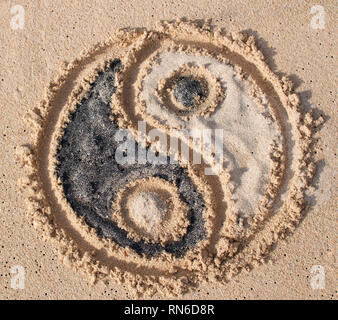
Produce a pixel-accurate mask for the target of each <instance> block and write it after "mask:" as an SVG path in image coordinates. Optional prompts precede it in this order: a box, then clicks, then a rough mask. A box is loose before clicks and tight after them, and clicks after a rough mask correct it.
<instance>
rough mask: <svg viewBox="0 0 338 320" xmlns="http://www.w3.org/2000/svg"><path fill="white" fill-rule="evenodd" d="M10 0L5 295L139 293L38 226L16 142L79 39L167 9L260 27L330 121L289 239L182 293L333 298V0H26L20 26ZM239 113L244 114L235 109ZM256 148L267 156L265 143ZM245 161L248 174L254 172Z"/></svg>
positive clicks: (1, 72)
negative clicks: (83, 263)
mask: <svg viewBox="0 0 338 320" xmlns="http://www.w3.org/2000/svg"><path fill="white" fill-rule="evenodd" d="M315 5H322V6H323V8H324V10H325V16H324V19H325V26H323V29H314V28H313V23H314V22H313V21H312V22H311V19H312V18H313V16H314V15H315V14H316V13H311V12H310V10H311V8H312V7H313V6H315ZM12 7H13V4H12V3H11V2H9V1H3V2H2V3H1V4H0V8H1V14H0V22H1V29H0V41H1V42H0V64H1V69H0V97H1V100H0V101H1V102H0V112H1V119H0V128H1V140H0V146H1V149H2V152H1V157H2V158H1V167H0V177H1V180H0V182H1V183H0V195H1V198H0V201H1V202H0V218H1V223H0V275H1V277H0V299H25V298H26V299H88V298H89V299H95V298H96V299H125V298H127V299H128V298H133V297H134V294H135V290H133V289H131V288H130V286H129V285H128V284H126V285H123V284H119V283H117V282H114V281H110V282H109V283H108V284H105V283H103V282H101V281H97V282H95V283H93V281H92V279H93V278H91V277H88V276H87V275H84V274H82V273H81V272H80V271H79V270H77V268H74V267H72V266H70V265H67V261H65V260H66V259H62V260H64V261H63V262H62V261H60V259H59V256H60V252H59V249H58V246H57V245H56V244H55V241H54V242H51V241H49V240H48V239H45V238H43V237H42V234H41V233H39V229H38V230H36V228H34V221H32V219H29V215H30V210H27V206H26V204H25V198H27V195H25V193H24V192H23V191H22V190H21V189H20V188H19V187H18V181H20V180H22V179H23V178H24V177H25V176H26V173H25V171H24V170H23V169H22V168H21V167H20V163H19V161H18V160H17V158H16V154H17V150H19V149H20V146H22V145H25V144H32V143H33V140H32V138H31V137H30V135H29V133H30V131H31V130H32V128H30V127H29V125H27V123H26V122H25V121H24V119H25V118H26V116H27V113H28V112H29V111H31V110H33V109H34V108H36V107H38V106H39V104H40V101H41V99H42V97H43V92H44V89H45V88H46V87H47V86H48V84H49V82H50V81H51V80H53V79H55V77H56V76H57V75H58V74H59V72H60V71H59V69H60V65H61V64H62V63H63V62H64V61H73V60H74V59H75V58H76V57H78V56H80V54H81V51H82V50H83V49H88V48H92V47H93V46H94V45H95V44H96V43H98V42H102V41H106V40H108V39H109V38H110V37H112V35H113V34H114V32H115V30H116V29H118V28H124V27H132V28H147V29H149V30H150V29H153V28H154V25H155V23H156V22H157V21H159V20H173V19H178V18H182V16H184V17H186V18H187V19H189V20H203V21H204V22H205V21H207V20H208V19H210V18H211V19H212V21H211V24H212V25H215V26H216V27H220V28H224V29H225V30H226V32H230V33H231V32H238V31H244V32H246V33H247V34H249V35H253V36H254V37H255V40H256V43H257V47H258V49H259V50H260V51H261V52H262V53H263V55H264V57H265V61H266V63H267V64H268V65H269V67H270V68H271V69H272V71H273V72H275V73H277V74H278V75H279V76H280V77H282V76H284V75H288V76H289V77H290V78H291V80H292V81H293V83H294V84H295V86H296V88H295V89H296V92H297V93H298V94H299V96H300V99H301V104H302V107H303V108H304V112H306V111H310V110H313V111H314V117H315V118H318V119H323V124H322V125H321V127H320V128H319V126H318V130H317V128H313V130H314V134H315V136H314V139H315V140H316V147H315V148H314V149H313V151H314V154H313V156H314V159H315V160H316V161H317V170H316V173H315V175H314V179H313V187H310V188H309V190H308V192H309V196H308V198H307V199H306V200H307V207H306V209H305V210H304V217H303V218H302V220H301V223H300V225H299V226H297V228H296V229H295V231H294V232H293V233H292V234H291V235H288V236H287V237H286V239H285V241H278V242H277V243H276V245H274V246H273V248H272V250H271V252H270V254H269V259H268V261H267V262H266V263H264V264H262V265H259V266H255V268H253V269H252V270H251V271H250V272H246V271H241V272H240V273H239V274H238V275H236V276H235V277H233V278H232V279H230V280H229V281H228V282H227V283H225V284H224V283H223V284H220V283H217V282H212V283H209V284H208V283H206V282H205V281H201V282H200V283H199V286H198V288H197V290H193V291H189V292H187V293H186V294H184V295H181V296H179V298H183V299H336V297H337V291H336V278H337V269H336V259H335V256H336V249H337V246H336V240H335V238H336V237H335V234H336V231H337V226H336V211H337V209H336V207H337V187H336V171H337V170H336V169H337V162H336V141H337V114H336V110H335V109H336V87H337V79H336V77H335V73H334V70H335V69H336V63H335V59H336V57H335V53H336V48H337V45H336V34H335V28H334V27H335V21H336V20H337V9H336V7H335V5H334V1H318V2H313V3H312V2H311V3H310V4H308V3H305V2H303V3H298V2H297V3H296V2H292V3H284V2H282V1H272V2H271V3H270V4H269V5H266V4H264V1H252V2H250V3H244V1H243V2H241V1H226V2H224V1H213V2H212V3H208V4H207V3H205V1H195V2H194V4H193V5H192V4H191V2H188V1H182V2H181V1H179V2H178V1H177V2H175V1H174V2H169V1H156V2H151V3H149V4H147V5H144V4H143V3H142V4H141V2H135V1H132V2H129V3H127V2H125V1H124V2H119V1H115V2H114V4H112V3H111V2H110V1H104V0H102V1H96V2H95V5H94V4H93V2H92V1H72V2H70V1H69V2H68V1H64V3H63V6H62V8H61V7H60V6H58V5H56V4H54V3H53V2H52V1H49V0H41V1H26V2H25V4H24V5H23V8H24V13H25V15H24V21H25V22H24V26H23V28H22V29H21V28H19V29H16V28H15V27H14V28H13V21H12V24H11V19H12V17H13V16H14V15H15V14H16V13H15V12H12V13H11V8H12ZM183 13H184V14H183ZM244 71H245V70H244ZM148 90H150V89H149V87H148ZM230 93H231V92H230ZM68 94H69V93H68ZM66 95H67V92H66ZM63 98H66V97H63ZM232 102H233V101H232ZM230 115H231V114H229V116H230ZM251 116H252V115H251ZM234 120H238V119H237V118H236V117H235V116H234ZM281 120H282V122H283V121H284V119H283V118H282V119H281ZM253 121H254V125H255V126H256V127H257V126H258V125H259V123H260V122H259V119H258V118H257V119H254V120H253ZM284 122H285V123H284V124H286V123H287V121H284ZM245 124H246V123H245ZM267 127H268V126H262V128H258V130H259V129H261V132H262V137H264V136H266V135H267V133H266V131H264V130H268V129H267ZM287 129H288V125H286V130H287ZM316 131H318V132H316ZM262 149H263V148H262ZM46 151H47V150H46ZM259 155H260V156H264V152H263V150H262V151H261V152H259ZM263 158H264V159H266V157H263ZM263 164H264V161H261V162H259V165H262V167H265V166H267V164H264V165H263ZM250 168H252V167H250ZM263 169H264V168H263ZM263 169H262V170H263ZM254 172H255V170H253V173H252V175H254ZM249 173H250V171H249ZM249 173H248V175H247V181H246V182H248V181H251V180H252V179H254V178H253V176H252V175H251V176H250V174H249ZM245 185H247V184H244V186H242V187H241V188H243V189H241V188H239V189H238V194H237V196H238V197H239V198H240V201H239V203H241V201H243V206H244V207H246V208H250V205H251V204H250V205H247V204H246V203H247V202H246V201H244V200H246V199H244V195H247V196H248V199H249V200H248V202H250V201H251V202H253V200H256V199H254V198H255V194H251V193H250V192H252V190H250V188H248V189H245ZM139 201H140V200H139ZM78 237H81V235H78ZM77 240H78V241H79V242H81V239H77ZM269 251H270V250H269ZM65 262H66V263H65ZM69 264H72V263H69ZM16 266H19V268H17V267H16ZM20 267H23V270H24V272H25V279H24V288H23V289H18V288H16V287H15V283H14V282H13V278H14V279H15V275H16V273H17V272H18V270H21V268H20ZM88 268H89V269H90V266H89V267H88ZM88 268H87V269H88ZM122 270H123V268H122ZM94 271H95V270H94ZM323 275H324V276H325V280H324V282H320V285H319V287H320V288H318V283H317V287H316V283H315V281H314V280H315V279H316V278H317V279H318V276H323ZM166 297H170V296H168V295H167V292H165V291H161V290H160V291H159V292H157V293H156V294H155V296H154V298H159V299H160V298H166Z"/></svg>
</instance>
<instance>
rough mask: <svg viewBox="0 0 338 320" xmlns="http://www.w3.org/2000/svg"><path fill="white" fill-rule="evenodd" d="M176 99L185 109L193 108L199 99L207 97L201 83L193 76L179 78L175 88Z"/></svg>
mask: <svg viewBox="0 0 338 320" xmlns="http://www.w3.org/2000/svg"><path fill="white" fill-rule="evenodd" d="M174 97H175V99H176V100H177V101H178V102H179V103H181V104H183V106H185V107H189V108H191V107H193V106H194V104H195V102H196V99H197V98H203V97H205V93H204V92H203V86H202V85H201V83H200V81H198V80H197V79H195V78H194V77H192V76H187V77H179V78H178V79H177V80H176V86H175V88H174Z"/></svg>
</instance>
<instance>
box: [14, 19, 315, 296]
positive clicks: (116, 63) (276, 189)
mask: <svg viewBox="0 0 338 320" xmlns="http://www.w3.org/2000/svg"><path fill="white" fill-rule="evenodd" d="M161 52H162V53H163V52H164V53H166V52H167V53H170V52H175V53H179V54H181V55H182V57H183V58H182V61H181V62H182V63H181V67H183V68H185V67H186V66H187V65H188V66H190V67H191V65H193V67H192V68H197V69H198V74H199V75H200V76H202V77H203V79H205V81H206V84H204V85H205V86H207V91H208V97H207V98H205V100H203V101H199V102H198V103H200V104H205V103H206V101H209V98H210V97H213V99H211V100H212V101H211V100H210V101H209V102H210V103H209V108H210V109H208V108H206V109H204V108H202V109H203V110H205V111H206V110H209V111H210V112H201V113H200V112H199V111H197V112H196V114H193V115H191V114H189V119H188V118H186V119H183V118H181V119H180V121H183V122H184V121H185V122H187V123H188V122H189V121H194V119H195V118H196V119H198V120H199V121H201V123H203V121H207V119H209V118H211V120H212V121H216V120H215V119H216V118H212V117H213V116H214V117H216V115H217V116H218V119H219V115H220V113H218V112H223V111H224V110H225V111H224V112H225V113H224V114H226V115H229V116H230V115H231V112H233V113H234V112H235V111H233V110H228V109H229V105H230V104H231V99H232V98H233V97H234V94H233V91H232V90H233V88H235V86H234V84H233V82H234V83H236V88H237V87H238V88H242V87H243V88H244V89H243V90H244V91H243V92H245V94H246V96H245V97H246V98H245V99H249V100H248V101H250V104H248V108H247V109H246V110H247V111H243V114H244V115H245V114H247V115H250V116H253V117H254V119H256V120H257V121H258V122H253V123H254V124H257V123H258V124H259V128H258V129H259V130H261V131H262V132H263V133H264V134H265V135H267V133H266V132H268V131H264V130H271V133H272V134H271V137H264V136H262V137H259V138H260V140H262V141H260V142H261V144H262V145H263V146H264V143H267V144H268V150H267V151H266V152H268V153H264V152H263V151H262V152H261V154H258V155H257V156H256V155H254V156H252V157H251V158H250V159H249V161H248V162H247V165H248V166H249V167H248V168H247V170H248V171H249V172H250V166H251V165H252V166H255V164H257V168H260V167H259V165H260V164H261V162H262V161H263V162H264V161H265V162H266V163H267V164H268V169H265V171H264V172H267V175H268V177H267V178H266V179H265V180H264V183H263V184H264V186H265V189H264V190H263V191H260V197H259V199H258V200H257V201H258V202H255V204H257V206H256V207H255V208H252V206H251V203H250V201H249V200H250V199H249V200H248V201H249V205H247V204H246V202H245V201H244V200H243V199H242V196H241V195H242V194H245V192H244V191H245V190H246V189H243V190H244V191H243V190H241V191H238V190H240V188H241V183H239V182H238V181H237V180H238V179H239V180H240V179H241V177H243V176H244V175H242V176H241V174H239V168H240V166H238V167H236V166H235V167H234V168H232V167H231V165H227V163H225V164H224V166H223V167H222V170H221V172H220V173H219V174H217V175H205V167H206V165H207V164H208V159H204V160H205V162H203V163H202V164H194V163H192V162H188V163H183V162H181V161H178V162H177V163H175V164H167V165H165V164H164V165H163V164H161V165H160V166H157V167H156V166H155V165H148V164H139V163H138V164H134V165H129V164H126V165H124V166H123V165H122V166H121V165H119V164H118V163H114V160H113V158H114V157H113V156H114V154H115V151H116V148H117V146H116V143H115V142H113V137H112V134H114V132H115V131H116V130H117V129H128V130H130V131H131V132H132V136H133V137H134V139H135V143H136V145H137V144H141V143H144V144H145V145H146V146H147V150H150V149H151V147H152V141H150V140H149V139H148V140H146V141H141V137H139V136H138V126H137V124H138V122H139V121H145V122H146V124H147V132H149V131H150V130H151V129H153V128H156V129H159V128H160V129H161V130H162V131H163V132H164V133H166V134H169V133H171V132H169V129H171V128H172V127H175V128H177V126H176V125H172V124H170V122H168V121H167V122H165V121H161V120H162V119H159V118H157V119H155V118H154V117H153V118H152V116H153V115H152V116H149V115H148V114H145V112H147V106H146V105H145V103H146V101H145V100H144V99H142V94H143V93H144V90H145V89H146V87H145V78H146V77H147V76H149V75H151V74H152V72H153V70H155V67H156V63H157V62H156V57H158V56H159V54H161ZM188 56H189V59H187V58H186V57H188ZM203 59H206V60H205V61H210V59H213V60H212V65H213V66H214V67H213V68H214V70H216V71H217V70H219V71H221V70H223V69H222V68H226V69H224V70H227V71H226V72H227V74H226V75H227V76H228V78H227V80H222V78H221V77H222V76H223V75H224V77H225V76H226V75H225V74H223V73H221V74H220V76H216V75H214V72H211V70H210V68H208V67H206V66H207V65H208V64H206V63H204V65H203V64H202V63H199V62H201V61H202V60H203ZM196 61H197V62H198V63H197V65H198V66H197V67H196V64H195V62H196ZM159 64H160V62H159ZM203 68H208V71H206V72H203V70H204V69H203ZM197 69H196V70H197ZM175 70H176V71H177V70H180V69H179V68H176V67H175V66H171V65H170V66H168V68H167V71H168V73H167V74H168V75H169V76H170V75H172V72H175ZM194 70H195V69H194ZM196 72H197V71H196ZM155 75H156V74H155ZM159 78H160V80H161V81H162V85H160V83H159V82H156V83H154V85H153V87H154V92H153V97H157V99H158V98H159V96H160V97H162V98H163V99H162V101H161V103H160V105H161V104H162V105H164V104H166V101H167V98H166V97H163V96H164V95H162V94H161V90H156V88H158V87H159V86H160V88H164V87H165V85H163V83H165V81H166V77H165V78H163V77H160V73H159ZM163 81H164V82H163ZM211 84H213V85H215V84H219V86H220V87H218V85H216V88H215V87H214V88H213V90H215V91H214V93H213V94H211V92H210V90H212V86H211ZM161 86H162V87H161ZM231 86H232V87H231ZM149 88H150V89H151V88H152V87H151V86H150V87H149ZM243 97H244V96H241V98H242V99H244V98H243ZM198 103H197V110H198ZM206 107H207V106H206ZM145 108H146V109H145ZM241 108H242V106H241ZM163 109H165V108H163ZM222 110H223V111H222ZM169 111H172V110H170V108H168V109H167V110H166V111H165V112H169ZM176 111H177V110H176ZM165 112H164V113H165ZM173 113H174V116H175V112H173ZM169 115H170V116H173V115H172V114H169ZM158 116H162V113H160V114H159V115H158ZM176 116H177V114H176ZM190 118H191V119H192V120H191V119H190ZM95 119H96V120H95ZM239 119H240V118H239ZM250 119H252V118H250ZM30 120H31V123H33V124H34V130H33V139H34V144H33V146H25V147H22V148H21V149H20V150H21V153H20V157H21V159H22V161H23V166H24V167H25V168H26V170H27V176H28V178H27V179H23V180H22V181H21V182H20V183H21V185H22V186H23V187H25V188H27V192H28V196H27V199H28V201H27V203H28V206H29V210H28V212H29V216H30V217H31V219H32V222H33V224H34V226H35V227H36V228H37V229H38V230H39V231H40V232H41V234H42V235H44V236H46V237H47V238H48V239H50V240H51V241H53V242H54V243H56V245H57V247H58V248H59V249H60V250H59V252H60V257H61V259H62V260H63V261H64V262H65V263H68V264H70V265H72V266H74V267H75V268H77V269H80V270H82V271H83V272H84V273H86V274H88V275H89V276H90V277H92V279H93V281H97V280H104V281H109V280H112V281H117V282H119V283H127V284H128V286H129V287H130V288H133V292H135V294H146V295H149V296H151V295H153V294H155V293H156V292H158V291H159V290H160V291H161V292H162V294H163V295H176V296H177V295H182V294H183V293H184V292H186V291H187V290H189V289H194V288H195V287H196V286H197V284H198V282H200V281H211V280H213V281H216V282H219V283H225V282H226V281H228V280H229V279H230V278H231V277H232V276H233V275H235V274H237V273H238V272H240V271H241V270H243V269H245V270H249V269H251V268H252V267H253V266H256V265H258V264H260V263H262V262H264V261H265V258H266V257H267V255H268V254H269V252H270V251H271V250H272V247H273V245H274V244H275V243H276V242H277V241H278V240H279V239H283V238H284V237H285V236H286V235H287V234H288V233H290V232H292V231H294V230H295V228H296V226H297V225H298V223H299V222H300V221H301V219H302V217H303V210H304V206H305V200H304V197H305V192H306V190H307V189H308V187H309V186H310V181H311V179H312V177H313V174H314V170H315V163H314V161H313V160H312V150H313V145H312V135H313V133H312V132H313V127H314V126H318V124H319V123H320V121H321V120H314V119H313V117H312V115H311V114H310V113H303V112H302V110H301V107H300V101H299V98H298V96H297V94H296V93H294V92H293V88H292V83H291V81H290V80H288V79H287V78H286V77H283V78H282V79H280V78H279V77H278V76H277V75H276V74H274V73H273V72H272V71H271V70H270V69H269V67H268V66H267V64H266V63H265V61H264V57H263V55H262V53H261V52H260V51H259V50H258V49H257V47H256V45H255V42H254V38H253V37H251V36H247V35H245V34H242V33H236V34H228V33H225V32H223V31H222V30H220V29H216V28H212V27H211V26H210V25H208V24H205V25H203V26H200V25H198V24H197V23H194V22H186V21H176V22H161V23H158V24H157V25H156V26H155V27H154V29H153V30H151V31H147V30H140V29H137V30H134V29H128V30H127V29H124V30H119V31H118V32H116V34H115V35H114V36H113V37H112V39H111V40H109V41H107V42H104V43H100V44H98V45H96V46H95V47H94V48H92V49H90V50H88V51H84V52H83V53H82V54H81V56H80V57H79V58H77V59H75V60H74V61H73V62H72V63H67V64H65V65H64V66H63V70H62V72H61V74H60V75H59V77H58V78H57V79H56V80H55V81H53V82H52V83H51V84H50V86H49V87H48V89H47V92H46V95H45V98H44V100H43V101H42V103H41V105H40V107H38V108H35V109H34V110H33V112H32V114H31V117H30ZM222 121H223V122H226V121H227V118H222ZM250 121H251V120H247V121H246V122H243V123H242V124H241V122H240V121H239V120H238V119H237V118H236V119H235V121H234V122H237V123H238V126H237V127H240V126H241V125H242V126H244V127H245V126H247V125H248V123H249V126H248V128H251V127H250ZM261 123H265V124H264V125H263V124H261ZM229 125H230V124H229ZM81 126H82V127H81ZM237 127H236V126H235V127H229V128H233V129H234V130H235V131H236V130H237V129H236V128H237ZM230 131H231V130H230ZM238 132H239V136H238V137H236V132H235V133H233V132H232V133H231V136H227V138H229V139H230V138H231V139H230V140H232V141H235V143H237V146H240V145H242V144H243V145H244V146H243V147H242V152H247V153H248V152H249V151H250V150H246V149H248V148H247V144H246V143H245V139H247V136H246V133H245V132H244V131H243V132H241V131H238ZM249 133H250V132H249ZM255 134H256V133H251V135H255ZM109 135H110V136H109ZM241 135H242V136H241ZM265 138H266V139H265ZM269 139H270V140H269ZM230 140H229V141H230ZM258 140H259V139H258ZM187 141H188V140H187ZM183 143H184V142H183ZM187 143H189V142H187ZM188 145H189V144H188ZM253 145H254V144H253ZM161 148H162V147H161V146H160V147H158V149H157V152H159V153H161V154H163V155H164V156H165V157H168V156H169V153H168V149H165V148H162V149H161ZM257 148H259V147H257ZM257 150H259V149H257ZM230 153H231V152H230ZM259 156H261V157H259ZM262 156H264V158H263V160H262ZM107 159H108V160H109V161H110V162H109V161H108V160H107ZM107 161H108V162H109V163H108V164H109V165H107V163H106V162H107ZM231 161H232V162H233V163H236V161H239V162H241V161H243V159H241V157H239V158H238V159H234V160H231V159H230V160H229V163H230V162H231ZM237 169H238V171H236V170H237ZM81 170H82V171H81ZM114 170H115V171H114ZM116 170H117V171H116ZM101 173H102V174H101ZM114 175H117V176H116V177H115V178H114ZM249 177H250V176H249ZM142 179H143V180H144V179H145V180H147V181H148V182H149V181H152V180H153V181H152V182H153V183H150V184H149V183H147V186H148V187H149V188H150V189H151V190H152V192H159V190H162V191H163V190H164V189H165V190H166V192H168V193H169V194H170V196H168V195H167V196H168V198H167V200H168V202H167V203H166V205H167V206H168V208H172V207H174V208H175V209H174V210H171V215H172V217H171V218H172V219H173V220H172V221H170V219H168V220H166V219H162V220H165V221H168V225H167V227H168V230H167V233H163V234H161V236H159V233H154V234H153V235H151V234H150V233H149V231H151V228H150V229H149V230H148V231H147V232H148V236H147V235H145V233H144V232H143V233H142V232H139V231H140V230H137V228H135V225H132V224H130V223H129V222H130V221H129V222H128V219H126V217H125V216H122V215H120V214H123V212H125V210H126V208H125V207H124V208H122V207H123V206H124V205H125V203H124V192H126V189H125V188H127V189H128V188H129V187H130V186H131V185H133V183H134V184H135V181H142ZM159 179H164V180H165V181H163V183H162V184H161V188H162V189H161V188H159V186H158V182H159ZM259 179H260V178H259V177H258V178H257V181H260V180H259ZM245 181H246V180H244V182H245ZM257 183H258V182H257ZM242 184H243V181H242ZM136 185H137V183H136ZM136 185H135V186H136ZM148 187H147V188H148ZM147 188H146V189H145V190H148V189H149V188H148V189H147ZM150 189H149V190H150ZM140 190H141V189H140ZM143 191H144V190H143ZM128 196H130V195H128ZM142 201H144V200H142ZM255 201H256V200H255ZM127 202H128V201H127ZM155 202H156V201H155ZM123 203H124V204H123ZM121 204H123V205H122V207H121V206H120V205H121ZM155 205H156V203H155ZM119 206H120V207H119ZM127 207H128V206H127ZM242 207H244V208H245V209H247V210H241V208H242ZM129 208H130V206H129ZM114 210H115V213H114ZM156 210H157V209H156ZM116 213H118V214H117V215H116ZM166 214H167V213H166ZM160 220H161V219H160ZM162 220H161V221H162ZM161 221H160V222H157V223H161ZM174 222H178V223H177V225H175V223H174ZM171 228H172V229H171ZM169 230H174V233H175V234H171V237H170V233H171V231H169ZM143 231H144V230H143ZM147 232H146V233H147Z"/></svg>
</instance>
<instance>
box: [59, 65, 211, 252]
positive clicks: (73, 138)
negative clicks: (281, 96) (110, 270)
mask: <svg viewBox="0 0 338 320" xmlns="http://www.w3.org/2000/svg"><path fill="white" fill-rule="evenodd" d="M120 68H121V62H120V60H114V61H112V63H111V64H110V66H109V67H108V68H107V69H106V70H104V71H102V72H100V73H99V75H98V76H97V78H96V80H95V81H94V82H93V83H92V85H91V89H90V92H89V95H88V97H87V98H84V99H82V101H81V102H80V103H79V105H78V106H77V108H76V110H75V111H74V112H73V113H72V114H71V115H70V122H69V123H68V124H67V126H66V128H65V130H64V134H63V136H62V138H61V140H60V144H59V146H58V151H57V160H58V165H57V167H56V174H57V176H58V177H59V178H60V179H61V181H62V186H63V190H64V193H65V197H66V199H67V201H68V202H69V204H70V205H71V207H72V209H73V210H74V211H75V212H76V214H77V215H79V216H81V217H84V220H85V221H86V223H87V224H88V225H89V226H91V227H93V228H95V229H96V231H97V233H98V235H99V236H101V237H105V238H109V239H112V240H113V241H115V242H116V243H118V244H119V245H121V246H122V247H126V246H128V247H130V248H132V249H133V250H134V251H135V252H137V253H138V254H140V255H146V256H153V255H155V254H159V253H161V252H162V251H165V252H168V253H172V254H174V255H175V256H177V257H180V256H183V255H184V254H185V252H186V251H187V250H189V249H191V248H193V247H194V246H195V245H196V244H197V242H198V241H200V240H201V239H203V238H204V236H205V229H204V223H205V221H204V218H203V211H204V209H205V203H204V200H203V197H202V195H201V194H200V193H199V192H198V190H197V189H196V187H195V186H194V184H193V183H192V181H191V179H190V177H189V175H188V173H187V172H186V169H184V168H183V167H181V166H180V165H178V164H169V161H168V162H167V163H168V164H150V163H146V164H139V163H137V162H136V163H135V164H126V165H121V164H119V163H117V162H116V160H115V151H116V149H117V147H118V146H119V143H118V142H116V141H115V139H114V136H115V134H116V132H117V131H118V130H119V129H120V128H119V127H118V125H117V124H116V123H115V122H114V121H112V120H111V117H112V115H113V114H112V109H111V105H110V103H111V97H112V95H113V94H114V93H115V91H116V87H115V86H114V74H115V72H119V70H120ZM182 86H183V84H182ZM192 87H193V88H195V89H194V93H193V94H192V95H191V96H194V95H196V94H199V92H200V91H199V90H198V85H192ZM185 88H186V89H185V90H188V89H187V88H188V87H187V86H185ZM196 88H197V89H196ZM186 96H187V97H188V96H189V95H186ZM186 99H188V100H189V99H191V98H186ZM135 145H136V150H138V146H137V143H136V142H135ZM136 159H137V153H136ZM147 177H159V178H162V179H165V180H167V181H169V182H172V183H176V185H177V188H178V192H179V194H180V198H181V200H182V201H184V202H185V203H186V204H187V205H188V206H189V208H190V211H189V222H190V224H189V226H188V228H187V232H186V234H185V235H184V236H183V237H182V238H181V239H180V240H179V241H175V242H172V243H170V244H167V245H164V246H162V245H161V244H159V243H145V241H144V240H141V241H134V240H132V239H131V238H130V237H128V232H127V231H126V230H123V229H121V228H119V227H118V226H117V224H116V223H115V222H114V221H112V219H111V210H112V202H113V201H114V199H115V197H116V195H117V193H118V192H119V191H120V190H121V189H122V188H124V187H125V186H126V185H127V184H128V183H130V182H132V181H135V180H136V179H141V178H147Z"/></svg>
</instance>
